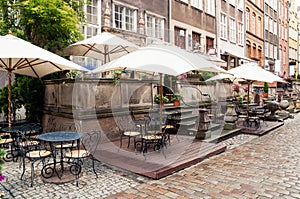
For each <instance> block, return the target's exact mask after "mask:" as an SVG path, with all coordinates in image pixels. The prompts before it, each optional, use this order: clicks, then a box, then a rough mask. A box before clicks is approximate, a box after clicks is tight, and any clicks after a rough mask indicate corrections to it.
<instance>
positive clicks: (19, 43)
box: [0, 34, 89, 126]
mask: <svg viewBox="0 0 300 199" xmlns="http://www.w3.org/2000/svg"><path fill="white" fill-rule="evenodd" d="M63 70H82V71H89V70H87V69H85V68H83V67H81V66H79V65H77V64H75V63H73V62H71V61H69V60H67V59H64V58H62V57H60V56H58V55H56V54H54V53H51V52H49V51H47V50H45V49H42V48H40V47H38V46H35V45H33V44H31V43H29V42H27V41H24V40H22V39H20V38H18V37H15V36H13V35H11V34H8V35H6V36H0V71H6V72H8V124H9V126H11V74H12V73H15V74H20V75H26V76H31V77H36V78H40V77H43V76H45V75H48V74H50V73H54V72H58V71H63Z"/></svg>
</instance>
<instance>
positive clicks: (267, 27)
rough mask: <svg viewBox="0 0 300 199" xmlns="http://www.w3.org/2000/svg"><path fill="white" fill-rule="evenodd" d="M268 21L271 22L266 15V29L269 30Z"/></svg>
mask: <svg viewBox="0 0 300 199" xmlns="http://www.w3.org/2000/svg"><path fill="white" fill-rule="evenodd" d="M268 22H269V16H268V15H266V16H265V29H266V30H269V26H268Z"/></svg>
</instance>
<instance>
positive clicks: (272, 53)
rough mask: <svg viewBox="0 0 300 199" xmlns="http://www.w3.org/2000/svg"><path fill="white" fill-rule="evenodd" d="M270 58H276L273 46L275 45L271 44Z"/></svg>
mask: <svg viewBox="0 0 300 199" xmlns="http://www.w3.org/2000/svg"><path fill="white" fill-rule="evenodd" d="M269 57H270V58H273V57H274V46H273V44H270V46H269Z"/></svg>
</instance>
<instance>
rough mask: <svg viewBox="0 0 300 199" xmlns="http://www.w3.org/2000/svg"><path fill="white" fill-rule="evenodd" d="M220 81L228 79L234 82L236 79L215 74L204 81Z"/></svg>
mask: <svg viewBox="0 0 300 199" xmlns="http://www.w3.org/2000/svg"><path fill="white" fill-rule="evenodd" d="M222 79H229V80H230V81H234V80H235V79H237V78H236V77H235V76H233V75H232V74H226V73H220V74H217V75H215V76H213V77H211V78H209V79H207V80H205V81H206V82H209V81H216V80H222ZM243 81H244V80H243Z"/></svg>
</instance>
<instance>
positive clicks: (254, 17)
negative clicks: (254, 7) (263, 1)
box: [251, 13, 256, 34]
mask: <svg viewBox="0 0 300 199" xmlns="http://www.w3.org/2000/svg"><path fill="white" fill-rule="evenodd" d="M255 25H256V15H255V14H253V13H252V14H251V32H252V33H253V34H256V32H255V31H256V27H255Z"/></svg>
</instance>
